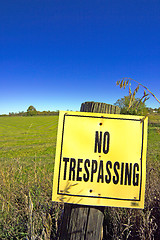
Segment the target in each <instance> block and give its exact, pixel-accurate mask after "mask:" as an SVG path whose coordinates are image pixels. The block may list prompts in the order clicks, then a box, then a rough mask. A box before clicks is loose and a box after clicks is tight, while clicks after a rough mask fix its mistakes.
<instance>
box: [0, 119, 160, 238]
mask: <svg viewBox="0 0 160 240" xmlns="http://www.w3.org/2000/svg"><path fill="white" fill-rule="evenodd" d="M159 122H160V117H159V116H151V117H150V127H149V131H148V152H147V185H146V203H145V209H144V210H143V211H142V210H137V211H135V210H134V209H133V210H125V209H123V210H122V209H116V210H115V208H110V210H109V212H108V211H107V213H106V222H107V226H110V228H111V233H110V238H109V239H127V237H126V236H127V234H130V235H129V238H128V239H159V236H160V235H159V234H160V231H158V230H157V229H158V227H159V228H160V221H159V220H158V219H159V217H158V215H157V214H159V213H160V187H159V181H160V150H159V149H160V127H159ZM155 123H156V124H155ZM57 126H58V116H35V117H0V239H31V236H32V239H37V240H38V239H50V238H51V237H52V239H56V232H57V229H58V223H59V220H60V216H61V209H62V208H63V205H60V204H56V203H52V201H51V193H52V179H53V168H54V155H55V147H56V134H57ZM108 219H109V220H108ZM137 221H138V223H137ZM127 226H128V227H127ZM111 235H112V237H111ZM135 235H136V238H134V236H135ZM153 236H154V238H153ZM33 237H34V238H33ZM149 237H150V238H149Z"/></svg>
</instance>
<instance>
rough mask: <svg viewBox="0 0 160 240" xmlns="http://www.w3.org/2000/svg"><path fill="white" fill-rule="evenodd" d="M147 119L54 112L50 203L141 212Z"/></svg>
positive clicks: (142, 206) (101, 114)
mask: <svg viewBox="0 0 160 240" xmlns="http://www.w3.org/2000/svg"><path fill="white" fill-rule="evenodd" d="M147 125H148V119H147V118H145V117H142V116H131V115H117V114H104V113H88V112H87V113H86V112H84V113H83V112H71V111H60V115H59V125H58V134H57V147H56V157H55V168H54V179H53V193H52V200H53V201H58V202H65V203H72V204H84V205H94V206H113V207H127V208H144V193H145V178H146V147H147Z"/></svg>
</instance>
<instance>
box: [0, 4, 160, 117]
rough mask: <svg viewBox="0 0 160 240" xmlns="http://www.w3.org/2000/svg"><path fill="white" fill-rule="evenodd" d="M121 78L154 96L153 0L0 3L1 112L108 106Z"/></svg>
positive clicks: (158, 19)
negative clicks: (84, 104) (87, 103)
mask: <svg viewBox="0 0 160 240" xmlns="http://www.w3.org/2000/svg"><path fill="white" fill-rule="evenodd" d="M123 77H130V78H133V79H135V80H137V81H140V82H141V83H142V84H144V85H145V86H147V87H148V88H149V89H150V90H151V91H153V92H154V94H155V95H156V96H157V97H158V98H160V1H159V0H5V1H3V0H0V114H4V113H5V114H8V113H9V112H18V111H26V110H27V108H28V106H29V105H33V106H34V107H35V108H36V109H37V110H40V111H42V110H67V109H69V110H79V108H80V105H81V103H82V102H85V101H99V102H106V103H110V104H113V103H115V102H116V100H117V99H119V98H121V97H123V96H124V95H127V94H128V90H121V89H120V88H119V87H117V86H116V81H117V80H119V79H121V78H123ZM135 86H136V85H134V84H132V88H134V87H135ZM147 105H148V106H151V107H159V104H158V103H157V102H156V101H155V100H154V98H152V97H151V98H150V100H149V101H148V102H147Z"/></svg>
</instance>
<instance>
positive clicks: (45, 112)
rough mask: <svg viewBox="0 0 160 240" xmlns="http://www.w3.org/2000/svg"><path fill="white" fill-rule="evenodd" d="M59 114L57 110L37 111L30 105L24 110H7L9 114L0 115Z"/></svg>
mask: <svg viewBox="0 0 160 240" xmlns="http://www.w3.org/2000/svg"><path fill="white" fill-rule="evenodd" d="M58 114H59V110H57V111H37V110H36V108H35V107H33V106H32V105H31V106H29V107H28V109H27V111H26V112H24V111H22V112H18V113H16V112H9V114H2V115H0V116H1V117H3V116H9V117H13V116H24V117H25V116H46V115H47V116H53V115H58Z"/></svg>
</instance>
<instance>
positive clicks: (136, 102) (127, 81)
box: [116, 78, 160, 110]
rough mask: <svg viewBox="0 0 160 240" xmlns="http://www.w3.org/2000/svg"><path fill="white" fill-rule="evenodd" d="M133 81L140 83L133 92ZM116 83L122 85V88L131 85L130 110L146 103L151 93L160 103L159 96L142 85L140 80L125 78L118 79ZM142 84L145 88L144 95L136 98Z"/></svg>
mask: <svg viewBox="0 0 160 240" xmlns="http://www.w3.org/2000/svg"><path fill="white" fill-rule="evenodd" d="M131 81H134V82H136V83H137V84H138V85H137V87H136V88H135V89H134V91H133V92H132V90H131ZM116 85H117V86H120V88H123V89H125V88H126V86H129V96H130V101H129V106H128V110H129V109H130V108H137V107H138V106H139V104H140V103H145V102H146V101H147V100H148V99H149V94H151V95H152V96H153V97H154V98H155V99H156V101H157V102H158V103H160V101H159V100H158V98H157V97H156V96H155V95H154V94H153V93H152V92H151V91H150V90H149V89H148V88H147V87H146V86H144V85H142V84H141V83H140V82H138V81H136V80H134V79H132V78H123V79H122V80H119V81H117V82H116ZM140 86H141V87H143V88H144V92H143V96H142V97H141V98H140V99H138V100H136V99H135V95H136V93H137V92H138V90H139V87H140ZM146 91H147V92H148V93H147V92H146Z"/></svg>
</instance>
